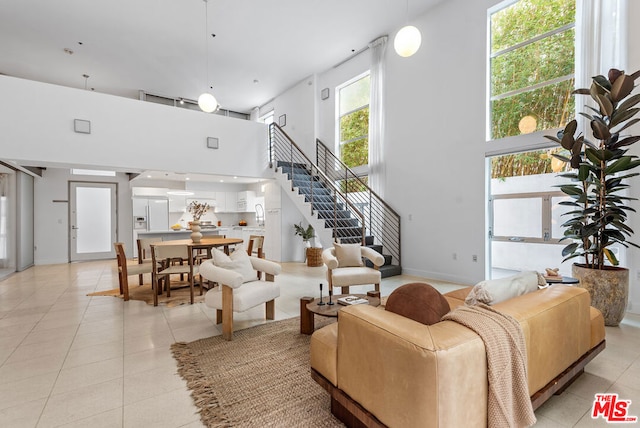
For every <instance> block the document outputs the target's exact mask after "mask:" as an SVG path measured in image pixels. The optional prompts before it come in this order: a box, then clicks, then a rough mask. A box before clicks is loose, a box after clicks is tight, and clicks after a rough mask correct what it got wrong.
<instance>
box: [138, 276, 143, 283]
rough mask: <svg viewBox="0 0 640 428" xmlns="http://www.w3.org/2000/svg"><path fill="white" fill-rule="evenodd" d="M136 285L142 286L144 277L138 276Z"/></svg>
mask: <svg viewBox="0 0 640 428" xmlns="http://www.w3.org/2000/svg"><path fill="white" fill-rule="evenodd" d="M138 284H140V285H142V284H144V275H143V274H140V275H138Z"/></svg>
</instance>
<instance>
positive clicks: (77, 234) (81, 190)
mask: <svg viewBox="0 0 640 428" xmlns="http://www.w3.org/2000/svg"><path fill="white" fill-rule="evenodd" d="M116 191H117V187H116V183H86V182H74V181H72V182H70V183H69V228H70V230H69V258H70V260H71V261H72V262H74V261H81V260H99V259H109V258H114V257H115V252H114V249H113V243H114V242H116V240H117V228H116V225H117V222H116V220H117V202H116V201H117V199H116Z"/></svg>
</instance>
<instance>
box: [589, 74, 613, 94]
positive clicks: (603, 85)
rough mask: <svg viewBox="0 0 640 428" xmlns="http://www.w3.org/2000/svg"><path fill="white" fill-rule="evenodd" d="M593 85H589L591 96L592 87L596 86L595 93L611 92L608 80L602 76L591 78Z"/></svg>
mask: <svg viewBox="0 0 640 428" xmlns="http://www.w3.org/2000/svg"><path fill="white" fill-rule="evenodd" d="M592 79H593V83H592V84H591V88H592V90H591V94H593V87H594V86H597V88H598V89H597V90H596V93H600V94H604V92H605V91H606V92H609V91H610V90H611V82H609V79H607V78H606V77H604V76H602V75H598V76H594V77H593V78H592ZM602 89H604V91H602Z"/></svg>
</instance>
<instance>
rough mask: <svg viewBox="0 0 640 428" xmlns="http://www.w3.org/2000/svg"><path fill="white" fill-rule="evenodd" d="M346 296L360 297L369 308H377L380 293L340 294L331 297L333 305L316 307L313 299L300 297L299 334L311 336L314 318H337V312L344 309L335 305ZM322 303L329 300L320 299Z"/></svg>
mask: <svg viewBox="0 0 640 428" xmlns="http://www.w3.org/2000/svg"><path fill="white" fill-rule="evenodd" d="M346 296H360V297H365V298H366V299H367V300H368V301H369V305H371V306H379V305H380V292H379V291H368V292H367V294H366V295H365V294H340V295H337V296H333V297H332V301H333V302H334V303H335V304H334V305H331V306H330V305H326V304H325V305H323V306H318V304H317V303H315V302H316V300H317V299H315V298H313V297H302V298H300V334H311V333H313V331H314V330H315V320H314V316H315V315H316V314H317V315H321V316H324V317H333V318H335V317H337V316H338V311H339V310H340V309H341V308H344V306H343V305H340V304H338V303H337V300H338V298H340V297H346ZM322 301H323V302H325V303H326V302H328V301H329V298H328V297H324V298H323V299H322Z"/></svg>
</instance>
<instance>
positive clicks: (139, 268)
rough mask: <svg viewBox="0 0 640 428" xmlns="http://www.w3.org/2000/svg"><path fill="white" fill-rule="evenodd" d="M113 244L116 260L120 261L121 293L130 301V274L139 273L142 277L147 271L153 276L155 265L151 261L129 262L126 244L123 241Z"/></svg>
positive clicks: (119, 280)
mask: <svg viewBox="0 0 640 428" xmlns="http://www.w3.org/2000/svg"><path fill="white" fill-rule="evenodd" d="M113 246H114V248H115V250H116V261H117V263H118V283H119V285H120V294H122V296H123V298H124V300H125V301H128V300H129V276H130V275H139V276H140V277H142V275H143V274H145V273H150V274H151V275H152V276H153V266H152V264H151V263H136V264H127V256H126V255H125V250H124V244H123V243H122V242H114V243H113Z"/></svg>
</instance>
